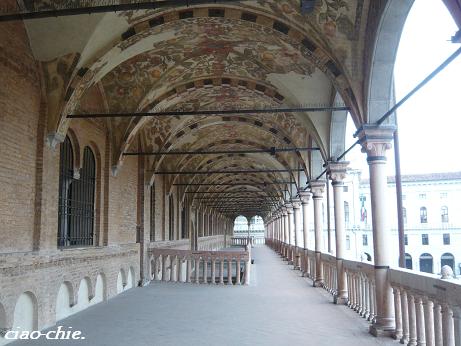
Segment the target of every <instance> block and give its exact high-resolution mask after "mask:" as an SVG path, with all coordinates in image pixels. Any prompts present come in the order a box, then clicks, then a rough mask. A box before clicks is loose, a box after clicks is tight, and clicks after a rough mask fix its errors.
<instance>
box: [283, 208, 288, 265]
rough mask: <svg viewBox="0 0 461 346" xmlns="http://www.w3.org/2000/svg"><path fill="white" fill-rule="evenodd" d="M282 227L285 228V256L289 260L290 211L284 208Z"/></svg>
mask: <svg viewBox="0 0 461 346" xmlns="http://www.w3.org/2000/svg"><path fill="white" fill-rule="evenodd" d="M282 219H283V222H282V226H283V237H284V239H283V242H284V246H283V247H284V251H283V255H284V257H285V259H287V258H288V250H287V249H288V244H289V238H288V211H287V209H286V208H285V207H282Z"/></svg>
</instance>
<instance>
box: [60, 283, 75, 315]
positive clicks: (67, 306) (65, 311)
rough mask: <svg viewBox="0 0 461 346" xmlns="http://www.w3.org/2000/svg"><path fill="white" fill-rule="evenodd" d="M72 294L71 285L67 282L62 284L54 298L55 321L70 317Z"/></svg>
mask: <svg viewBox="0 0 461 346" xmlns="http://www.w3.org/2000/svg"><path fill="white" fill-rule="evenodd" d="M73 294H74V293H73V288H72V284H71V283H70V282H68V281H66V282H63V283H62V284H61V286H60V287H59V291H58V296H57V298H56V321H60V320H62V319H64V318H66V317H68V316H70V315H72V302H73Z"/></svg>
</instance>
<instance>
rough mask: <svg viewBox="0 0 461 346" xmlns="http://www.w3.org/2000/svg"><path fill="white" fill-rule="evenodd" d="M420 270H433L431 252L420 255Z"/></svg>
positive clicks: (426, 271)
mask: <svg viewBox="0 0 461 346" xmlns="http://www.w3.org/2000/svg"><path fill="white" fill-rule="evenodd" d="M419 271H421V272H424V273H432V272H433V258H432V255H431V254H428V253H423V254H422V255H421V256H420V257H419Z"/></svg>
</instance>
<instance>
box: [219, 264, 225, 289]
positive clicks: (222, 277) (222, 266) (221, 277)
mask: <svg viewBox="0 0 461 346" xmlns="http://www.w3.org/2000/svg"><path fill="white" fill-rule="evenodd" d="M219 267H220V268H219V284H220V285H224V258H222V257H221V258H220V259H219Z"/></svg>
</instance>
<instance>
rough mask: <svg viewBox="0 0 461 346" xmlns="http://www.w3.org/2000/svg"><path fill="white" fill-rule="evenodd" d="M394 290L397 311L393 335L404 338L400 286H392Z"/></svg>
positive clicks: (396, 338)
mask: <svg viewBox="0 0 461 346" xmlns="http://www.w3.org/2000/svg"><path fill="white" fill-rule="evenodd" d="M392 292H393V293H394V312H395V330H394V334H393V335H392V337H393V338H394V339H395V340H400V339H401V338H402V333H403V331H402V330H403V328H402V303H401V297H400V289H399V288H398V287H392Z"/></svg>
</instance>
